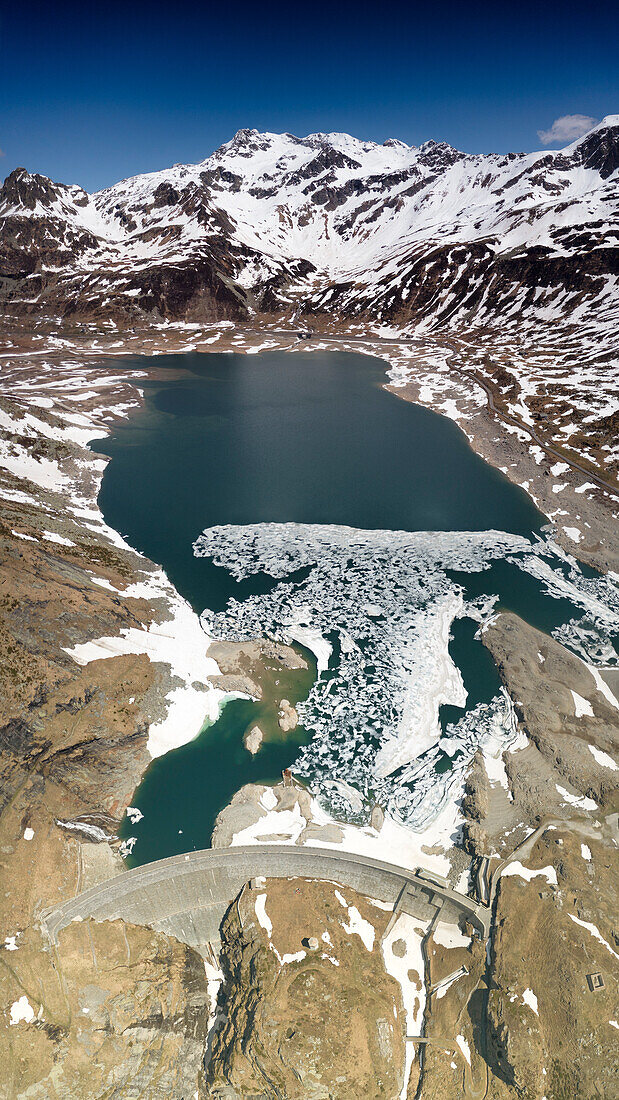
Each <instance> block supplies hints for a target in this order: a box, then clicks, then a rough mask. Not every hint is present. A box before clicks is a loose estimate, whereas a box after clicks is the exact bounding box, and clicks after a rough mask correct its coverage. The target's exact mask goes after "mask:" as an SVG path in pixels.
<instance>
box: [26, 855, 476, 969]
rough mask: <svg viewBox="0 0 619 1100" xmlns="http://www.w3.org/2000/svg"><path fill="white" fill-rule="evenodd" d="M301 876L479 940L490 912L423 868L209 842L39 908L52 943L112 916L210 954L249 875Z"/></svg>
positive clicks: (338, 856) (270, 876)
mask: <svg viewBox="0 0 619 1100" xmlns="http://www.w3.org/2000/svg"><path fill="white" fill-rule="evenodd" d="M260 877H264V878H266V879H269V878H306V879H318V880H327V881H333V882H334V883H336V884H337V885H342V886H350V887H352V888H353V889H354V890H357V891H358V892H359V893H361V894H364V895H366V896H367V897H371V898H376V899H377V900H379V901H383V902H385V903H389V904H391V905H392V906H393V909H394V915H395V914H397V913H398V912H403V913H408V914H410V915H411V916H415V917H418V918H419V919H421V920H424V919H432V918H438V919H440V920H441V921H446V922H447V923H454V924H456V923H458V922H460V921H461V920H465V921H467V922H468V923H469V924H470V925H471V926H472V927H473V928H474V929H475V931H476V932H477V933H478V935H480V936H482V937H483V938H484V939H485V938H486V937H487V935H488V930H489V926H490V910H489V908H488V907H487V906H485V905H482V904H480V903H478V902H476V901H475V900H474V899H473V898H470V897H467V896H466V895H465V894H461V893H459V892H458V891H457V890H454V889H452V888H451V887H450V886H449V885H448V884H446V883H443V882H442V881H441V880H440V879H439V878H438V877H437V879H436V880H434V877H433V876H432V875H431V873H429V872H423V871H420V873H417V872H413V871H410V872H409V871H407V870H406V869H405V868H402V867H398V866H396V865H394V864H390V863H383V862H381V861H380V860H376V859H371V858H370V857H368V856H360V855H356V854H354V853H351V852H340V851H336V850H333V849H330V848H314V847H303V846H296V845H287V844H251V845H247V846H239V847H232V848H207V849H204V850H203V851H199V852H188V853H186V854H185V855H178V856H171V857H169V858H168V859H161V860H157V861H156V862H154V863H148V864H145V865H144V866H142V867H136V868H134V869H133V870H131V871H124V872H122V873H121V874H120V875H117V876H115V877H114V878H111V879H108V880H107V881H106V882H103V883H101V884H100V885H98V886H94V887H92V888H91V889H90V890H86V891H84V893H82V894H78V895H77V896H76V897H75V898H72V899H71V900H70V901H67V902H65V903H64V904H63V905H61V906H59V907H58V908H55V909H52V910H49V911H48V912H47V913H46V914H44V917H43V920H42V924H43V927H44V929H45V930H46V932H47V934H48V936H49V937H50V939H51V941H52V942H54V943H55V942H56V941H57V936H58V933H59V932H60V931H61V930H62V929H63V928H65V927H66V926H67V925H68V924H70V923H71V921H73V920H80V919H81V920H86V919H88V918H89V917H92V918H93V919H94V920H98V921H104V920H116V919H118V918H122V920H124V921H127V922H128V923H132V924H142V925H147V926H148V927H149V928H154V929H156V930H158V931H161V932H166V933H168V934H169V935H171V936H174V937H176V939H178V940H180V941H181V942H183V943H187V944H189V945H190V946H191V947H194V948H196V949H197V950H198V951H199V952H200V953H201V954H203V955H209V954H210V952H211V950H213V949H214V950H217V949H218V947H219V942H220V938H219V929H220V925H221V921H222V919H223V917H224V915H225V913H226V911H227V909H228V908H229V906H230V904H231V902H233V901H234V899H235V898H236V897H237V896H238V894H239V892H240V891H241V889H242V888H243V886H244V885H246V884H247V883H248V882H249V881H251V880H252V879H255V878H260Z"/></svg>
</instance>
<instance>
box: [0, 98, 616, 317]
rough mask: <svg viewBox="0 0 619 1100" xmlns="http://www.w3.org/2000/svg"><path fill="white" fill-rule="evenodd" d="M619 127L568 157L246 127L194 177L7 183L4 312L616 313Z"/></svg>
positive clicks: (598, 132)
mask: <svg viewBox="0 0 619 1100" xmlns="http://www.w3.org/2000/svg"><path fill="white" fill-rule="evenodd" d="M618 169H619V116H617V115H615V116H609V117H608V118H606V119H604V120H603V122H601V123H600V124H599V125H598V126H596V127H595V128H594V129H593V130H591V131H590V132H589V133H588V134H587V135H585V137H583V138H581V139H580V140H579V141H576V142H574V143H573V144H571V145H569V146H568V147H567V148H566V149H563V150H561V151H558V152H548V151H546V152H541V153H529V154H508V155H505V156H502V155H494V154H492V155H467V154H464V153H461V152H458V151H457V150H456V149H453V148H451V146H449V145H445V144H443V143H437V142H434V141H428V142H425V143H424V144H423V145H421V146H419V147H415V146H408V145H405V144H404V143H403V142H400V141H396V140H389V141H386V142H385V143H384V144H383V145H377V144H375V143H373V142H363V141H358V140H356V139H355V138H352V137H349V136H348V135H346V134H311V135H310V136H309V137H306V138H302V139H299V138H296V137H293V136H292V135H290V134H268V133H267V134H260V133H258V132H257V131H255V130H240V131H239V132H238V133H237V134H236V135H235V137H234V138H233V139H232V140H231V141H230V142H228V143H227V144H225V145H223V146H221V148H219V149H218V150H217V151H216V152H215V153H213V154H212V155H211V156H210V157H208V158H207V159H206V160H204V161H202V162H201V163H200V164H196V165H175V166H174V167H172V168H170V169H168V170H165V171H162V172H156V173H151V174H148V175H142V176H136V177H135V178H133V179H128V180H124V181H122V182H121V183H118V184H116V185H115V186H114V187H110V188H107V189H106V190H104V191H100V192H98V193H96V194H93V195H89V194H87V193H86V192H85V191H83V190H82V189H81V188H79V187H76V186H65V185H63V184H57V183H53V182H52V181H50V180H48V179H46V178H45V177H43V176H39V175H30V174H29V173H28V172H26V171H25V170H24V169H16V170H15V171H14V172H13V173H12V174H11V175H10V176H9V177H8V178H7V179H6V180H5V183H4V186H3V187H2V189H1V190H0V220H1V223H2V236H1V242H2V243H1V244H0V301H2V303H3V310H4V312H5V313H6V314H10V315H13V316H16V317H22V318H27V317H28V316H29V315H33V314H34V315H37V316H41V315H42V314H43V315H45V314H49V315H50V316H58V315H60V316H63V317H67V318H70V317H77V318H84V319H93V318H94V319H101V320H102V319H106V318H108V319H111V320H113V321H115V322H116V323H118V324H119V325H120V326H122V325H125V324H132V325H135V324H144V323H148V322H149V321H151V320H161V319H163V318H169V319H172V320H197V321H210V320H215V319H225V318H238V319H243V318H247V317H248V316H251V315H252V313H254V312H263V313H268V312H271V313H272V312H282V311H287V310H291V309H292V308H293V307H294V308H295V310H296V309H299V308H300V309H301V310H302V311H304V312H309V313H319V312H322V311H328V312H329V313H336V314H338V313H339V314H340V315H344V316H355V317H360V318H361V317H363V318H368V319H370V318H371V319H380V320H382V321H385V320H390V321H396V322H397V323H399V324H406V325H415V326H416V327H418V328H419V327H421V328H422V329H423V328H426V329H427V328H428V327H435V326H437V325H441V324H450V325H451V326H453V325H464V324H469V323H471V321H473V320H474V322H475V323H476V324H480V323H489V324H493V323H497V322H498V321H499V322H501V323H503V321H504V320H505V317H506V316H511V317H514V316H517V315H522V314H524V313H525V312H526V313H527V316H528V317H529V319H530V318H531V317H532V316H534V317H538V318H539V319H540V320H541V321H544V320H552V319H555V318H562V317H569V318H571V319H572V320H573V319H574V318H579V319H583V320H585V319H590V318H591V317H592V316H593V315H595V316H596V317H597V318H598V319H599V318H601V317H608V316H609V313H610V312H612V311H614V310H615V309H616V307H617V301H618V295H617V275H618V274H619V247H618V245H619V241H618V219H617V214H618V211H619V172H618Z"/></svg>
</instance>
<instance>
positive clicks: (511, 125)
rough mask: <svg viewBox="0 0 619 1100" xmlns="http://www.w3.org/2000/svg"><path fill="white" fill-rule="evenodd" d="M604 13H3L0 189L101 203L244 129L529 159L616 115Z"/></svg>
mask: <svg viewBox="0 0 619 1100" xmlns="http://www.w3.org/2000/svg"><path fill="white" fill-rule="evenodd" d="M613 8H614V10H615V13H616V12H617V6H616V5H613V4H612V3H599V2H598V0H590V2H588V3H585V4H583V5H579V6H578V8H577V7H576V5H570V4H569V3H558V2H555V0H537V2H536V3H530V2H529V0H521V2H520V3H513V2H511V3H506V2H505V0H495V2H494V3H477V4H476V3H469V4H467V3H466V2H464V0H462V2H459V3H450V2H445V3H442V4H440V3H439V4H437V3H434V4H433V3H432V0H424V3H422V4H419V3H416V2H415V0H410V2H409V3H400V2H399V0H392V2H391V3H384V4H381V3H379V2H376V0H375V2H374V3H372V4H365V3H362V2H360V3H357V4H352V3H348V2H344V3H340V4H338V3H337V2H335V0H334V2H333V3H331V4H327V3H324V2H323V0H309V2H306V3H303V4H299V3H298V2H297V3H296V4H295V3H294V0H291V2H290V3H289V4H286V5H284V4H281V3H279V2H278V0H274V2H273V3H270V4H269V3H268V0H267V2H266V3H265V2H264V0H263V2H261V3H254V4H252V5H249V4H246V3H243V2H242V0H238V2H236V3H235V2H234V0H228V2H226V0H218V2H217V3H213V4H211V3H208V4H200V3H199V0H197V2H196V4H195V5H191V4H188V3H183V2H182V0H178V2H176V3H175V2H174V0H167V3H166V4H165V5H164V4H160V3H158V2H153V3H151V4H144V3H142V2H140V0H136V2H133V3H132V0H126V2H125V3H117V4H116V3H113V2H110V3H107V4H88V3H82V4H79V5H78V4H72V3H63V2H62V0H58V2H56V3H54V0H48V3H46V4H38V3H36V2H30V3H28V2H27V0H12V2H11V3H10V4H9V3H7V4H5V5H4V8H3V12H2V14H0V95H1V100H0V102H1V103H2V113H1V117H0V147H1V148H2V150H3V154H4V155H3V156H2V158H0V176H5V175H6V174H8V172H10V171H11V170H12V169H13V168H14V167H15V166H16V165H18V164H19V165H24V166H25V167H27V168H28V169H29V170H30V171H37V172H42V173H44V174H45V175H49V176H51V177H52V178H53V179H58V180H62V181H63V182H66V183H81V184H82V185H83V186H84V187H86V188H87V189H88V190H95V189H97V188H99V187H105V186H107V185H108V184H110V183H114V182H115V181H116V180H118V179H121V178H123V177H126V176H129V175H134V174H136V173H138V172H146V171H152V170H155V169H158V168H165V167H167V166H168V165H170V164H173V163H176V162H179V161H180V162H184V161H198V160H202V159H203V158H204V157H206V156H208V154H209V153H210V152H212V151H213V149H215V148H216V147H217V146H218V145H219V144H221V143H222V142H223V141H227V140H228V139H229V138H230V137H231V136H232V135H233V134H234V133H235V131H236V130H238V129H239V128H241V127H244V126H247V127H256V128H257V129H260V130H274V131H282V130H288V131H290V132H292V133H295V134H297V135H300V136H302V135H305V134H306V133H311V132H313V131H317V130H324V131H328V130H345V131H347V132H348V133H352V134H354V135H355V136H357V137H361V138H366V139H371V140H374V141H384V140H385V138H387V137H398V138H401V139H402V140H404V141H407V142H409V143H414V144H419V143H420V142H422V141H425V140H426V139H427V138H430V137H433V138H435V139H436V140H444V141H448V142H450V143H451V144H452V145H455V146H457V147H458V148H460V149H464V150H466V151H470V152H486V151H500V152H504V151H509V150H530V149H535V148H539V147H540V146H541V142H540V140H539V138H538V137H537V130H539V129H546V128H548V127H549V126H550V125H551V124H552V122H553V120H554V119H555V118H557V117H558V116H563V115H567V114H584V115H590V116H593V117H594V118H600V117H602V116H603V115H605V114H610V113H614V112H616V111H619V79H618V73H619V63H618V61H617V41H618V36H619V19H618V17H617V14H614V15H613V14H612V10H613ZM9 9H10V10H9Z"/></svg>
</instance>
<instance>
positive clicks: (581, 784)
mask: <svg viewBox="0 0 619 1100" xmlns="http://www.w3.org/2000/svg"><path fill="white" fill-rule="evenodd" d="M482 638H483V642H484V645H486V646H487V648H488V649H489V650H490V652H491V653H492V656H493V658H494V660H495V662H496V664H497V667H498V669H499V672H500V674H501V677H502V679H503V681H504V683H505V686H506V687H507V689H508V691H509V693H510V695H511V696H512V699H513V700H514V703H515V706H516V710H517V712H518V714H519V717H520V718H521V720H522V723H523V725H524V728H525V729H526V732H527V734H528V736H529V739H530V741H531V742H532V747H533V746H534V751H535V752H536V754H537V756H538V757H539V761H540V767H539V768H535V769H526V771H524V770H523V771H521V769H520V766H519V754H518V753H515V754H511V755H509V756H508V757H507V759H506V767H507V771H508V775H509V776H510V777H511V779H512V785H513V788H514V794H515V796H516V797H520V798H521V799H522V801H523V804H524V803H528V804H529V806H530V807H531V809H533V807H535V808H536V812H537V814H540V813H546V814H551V813H554V812H555V810H556V811H558V812H560V811H561V806H562V805H564V804H565V798H564V796H562V795H561V793H560V792H558V791H557V789H556V784H557V782H558V783H559V785H561V784H563V785H564V786H565V785H567V787H568V788H573V790H574V791H575V792H577V794H578V795H580V796H583V797H586V798H591V799H593V800H594V801H595V802H596V803H598V804H599V805H600V806H603V807H605V808H606V811H607V812H609V811H610V810H612V809H616V806H617V802H618V795H617V792H618V790H619V778H618V777H619V771H616V770H613V768H612V761H613V759H614V756H615V755H616V752H617V748H616V744H617V725H618V719H619V710H618V709H617V707H616V706H614V705H613V703H611V702H610V700H609V698H608V697H607V695H606V694H604V693H603V692H602V691H601V690H600V688H599V686H598V684H597V683H596V681H595V679H594V677H593V675H592V673H591V672H590V671H589V669H588V668H587V666H586V665H585V664H584V663H583V661H581V660H580V659H579V658H578V657H577V656H575V654H573V653H570V651H569V650H567V649H566V648H565V647H564V646H562V645H560V644H559V642H557V641H555V640H554V638H551V637H549V636H548V635H546V634H542V633H541V631H539V630H535V628H534V627H532V626H529V625H528V624H527V623H524V622H523V621H522V619H519V618H518V616H516V615H513V614H508V613H504V614H501V615H499V616H497V618H496V619H495V620H494V621H493V622H492V623H491V624H490V626H489V627H488V628H487V630H485V631H484V633H483V635H482ZM568 685H570V686H569V687H568ZM590 746H593V749H594V750H595V751H597V753H598V755H597V757H596V755H595V752H592V751H591V749H590ZM600 753H603V754H605V755H606V757H607V760H608V758H610V765H611V766H610V767H609V766H605V765H604V764H603V763H600V759H603V757H602V758H600V755H599V754H600ZM549 770H550V771H551V772H552V773H553V774H554V775H555V780H554V784H551V785H550V786H548V785H547V784H545V778H546V776H545V775H544V771H546V773H548V771H549ZM519 775H520V777H521V778H520V779H519Z"/></svg>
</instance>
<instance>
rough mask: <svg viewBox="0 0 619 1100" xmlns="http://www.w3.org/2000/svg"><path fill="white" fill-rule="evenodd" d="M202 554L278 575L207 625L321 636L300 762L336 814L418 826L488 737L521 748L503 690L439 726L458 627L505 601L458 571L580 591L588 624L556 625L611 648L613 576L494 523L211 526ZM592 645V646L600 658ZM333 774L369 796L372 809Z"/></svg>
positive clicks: (234, 570) (460, 696) (239, 572)
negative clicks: (445, 761) (402, 527)
mask: <svg viewBox="0 0 619 1100" xmlns="http://www.w3.org/2000/svg"><path fill="white" fill-rule="evenodd" d="M194 553H195V554H196V556H198V557H210V558H212V559H213V560H214V561H215V563H216V564H217V565H220V566H224V567H225V568H227V569H228V570H229V571H230V573H231V574H232V575H233V576H234V577H235V578H236V579H238V580H241V579H243V578H245V577H248V576H250V575H253V574H258V573H262V574H266V575H267V576H268V577H271V578H273V580H274V582H275V583H274V585H273V586H272V588H271V590H270V591H269V592H268V593H266V594H262V595H258V596H250V597H249V598H248V599H246V600H244V601H243V602H239V601H236V600H234V599H232V600H230V602H229V604H228V606H227V608H226V609H225V611H223V612H220V613H213V612H210V611H205V612H204V614H203V623H204V625H205V627H206V629H207V631H208V633H209V634H212V635H214V636H219V637H225V638H228V639H237V640H247V639H250V638H252V637H256V636H259V635H262V634H267V635H268V636H270V637H272V638H275V639H277V640H280V641H283V642H290V641H292V640H294V639H297V640H300V638H301V637H302V638H303V639H304V640H305V641H306V644H307V640H308V639H311V640H312V647H313V648H314V649H315V652H317V653H319V654H320V656H321V658H322V660H321V661H320V665H319V677H318V680H317V681H316V683H315V684H314V686H313V688H312V690H311V692H310V694H309V696H308V699H307V700H306V701H305V702H304V703H302V704H300V706H299V714H300V718H301V721H302V723H303V724H304V726H305V727H306V729H307V730H308V731H309V732H310V733H311V734H312V735H313V736H312V740H311V742H310V744H309V745H307V746H306V747H305V748H303V749H302V750H301V753H300V756H299V758H298V760H297V762H296V765H295V770H296V771H297V773H298V774H300V775H303V776H305V777H306V778H307V779H308V780H310V781H311V782H312V784H313V786H314V787H315V788H316V789H317V790H318V791H319V792H320V796H321V798H322V799H323V801H324V802H325V803H326V805H328V807H329V809H330V810H331V811H332V812H334V813H336V814H339V815H341V816H343V817H345V818H348V819H349V820H362V819H363V818H364V814H365V813H366V812H367V805H368V803H370V802H371V801H372V800H373V799H376V800H378V801H379V802H381V803H382V804H383V805H385V806H386V807H388V809H389V810H390V812H391V813H392V814H395V815H396V816H397V817H398V818H399V819H400V820H402V821H404V822H406V823H407V824H409V825H412V826H413V827H417V828H419V827H421V826H422V825H423V824H425V823H427V822H428V820H431V819H432V818H433V817H434V816H435V814H436V813H437V812H439V811H440V809H441V808H442V807H443V806H444V805H445V804H446V802H447V801H448V800H449V799H450V798H453V797H456V796H457V795H456V791H457V789H458V787H460V786H461V783H462V779H463V773H464V771H465V769H466V766H467V765H468V762H469V761H470V760H471V759H472V756H473V755H474V753H475V751H476V749H477V748H478V747H480V746H481V747H483V746H484V744H485V743H486V742H488V743H490V742H491V743H492V745H493V751H494V750H495V749H496V746H497V745H499V746H500V744H501V743H502V744H503V746H504V747H505V748H507V747H509V746H510V745H513V744H514V741H515V738H516V733H517V730H516V719H515V715H514V712H513V707H512V705H511V701H510V700H509V698H508V696H507V695H506V694H505V693H499V694H497V695H496V696H495V697H494V698H493V699H491V700H490V701H489V702H485V703H479V704H477V705H476V706H475V707H473V708H471V709H470V710H469V711H468V712H465V713H464V714H463V716H462V717H461V718H460V720H459V721H457V722H455V723H451V724H450V725H449V726H448V727H447V728H446V730H445V731H444V733H442V731H441V725H440V722H439V708H440V707H441V706H442V705H445V704H450V705H452V706H457V707H460V708H462V709H463V710H464V708H465V706H466V701H467V693H466V690H465V686H464V683H463V681H462V676H461V674H460V671H459V669H458V668H457V667H456V665H455V664H454V662H453V660H452V657H451V655H450V653H449V648H448V645H449V639H450V629H451V625H452V623H453V621H454V619H456V618H459V617H464V616H466V617H469V618H472V619H475V620H476V621H478V622H483V621H485V620H487V618H488V616H489V615H491V614H492V612H493V609H494V604H495V602H496V597H493V596H483V597H476V598H475V599H471V600H467V599H466V598H465V593H464V592H463V589H462V588H461V586H460V585H458V584H457V583H455V582H454V581H453V580H452V579H451V578H450V577H449V576H448V572H447V571H448V570H456V571H459V572H463V571H464V572H470V573H475V572H480V571H482V570H485V569H487V568H489V567H490V566H491V565H492V563H493V561H495V560H498V559H501V558H507V559H508V560H509V561H510V562H511V563H512V564H514V565H515V566H517V567H518V568H520V569H524V570H525V571H527V572H529V573H530V574H533V576H535V577H536V579H537V580H539V581H540V587H541V588H542V591H545V593H546V594H547V595H548V596H553V597H555V598H559V597H562V598H567V599H570V600H571V603H572V605H573V606H574V607H575V608H579V607H580V608H582V609H583V611H585V612H586V623H590V624H591V625H590V627H589V626H585V625H581V624H580V623H579V622H578V621H577V620H576V619H574V621H573V622H572V623H570V624H568V626H567V627H563V628H561V630H560V631H558V632H557V633H561V632H562V633H563V634H564V635H565V636H566V640H567V641H568V644H569V643H570V641H571V643H572V648H575V649H577V650H578V649H580V648H582V643H581V639H580V634H581V633H582V630H583V629H591V630H592V631H593V632H594V634H595V637H596V638H597V650H598V651H599V652H600V653H601V652H602V650H604V657H605V659H608V656H609V653H608V652H607V650H608V647H610V648H611V649H612V646H611V643H610V641H609V640H608V635H609V634H611V633H612V629H613V628H616V624H617V611H616V606H618V607H619V604H617V599H618V595H617V588H616V585H614V583H613V582H612V581H608V580H607V579H606V578H604V579H602V580H600V581H597V580H588V579H585V578H584V577H583V576H582V574H581V573H580V572H579V570H578V568H577V566H576V563H575V562H574V560H573V559H570V558H569V557H568V556H566V555H565V553H564V552H563V551H561V550H559V549H556V550H555V548H554V546H553V544H552V543H551V542H550V541H549V539H546V541H542V540H540V541H538V542H536V543H535V544H532V543H531V542H529V541H528V540H527V539H525V538H523V537H521V536H517V535H512V534H506V533H502V532H493V531H491V532H482V533H479V532H477V533H441V532H438V533H437V532H432V533H427V532H421V533H410V532H394V531H362V530H356V529H353V528H348V527H340V526H327V525H324V526H323V525H301V524H292V523H290V524H257V525H253V526H243V527H233V526H222V527H213V528H209V529H208V530H206V531H205V532H204V533H203V534H202V535H201V536H200V537H199V539H198V540H197V541H196V543H195V545H194ZM584 623H585V620H584V619H583V624H584ZM579 632H580V633H579ZM602 643H603V644H602ZM593 648H595V647H593V646H592V645H590V646H589V647H588V653H589V656H590V657H591V650H592V649H593ZM613 652H614V650H613ZM445 754H447V755H448V756H451V757H452V760H453V766H452V768H451V769H448V770H446V771H443V772H441V773H440V774H439V772H437V768H436V766H437V764H438V763H439V760H440V758H441V757H444V755H445ZM454 757H455V759H453V758H454ZM334 779H341V780H345V781H346V783H347V784H352V786H353V787H354V788H355V789H356V790H357V791H359V792H360V793H361V795H362V797H363V799H364V800H365V806H364V810H363V812H361V811H360V810H359V808H358V806H355V805H353V802H354V800H353V802H351V799H350V792H349V791H346V790H344V789H343V788H342V787H341V785H340V786H338V784H337V783H334V782H333V780H334Z"/></svg>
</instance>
